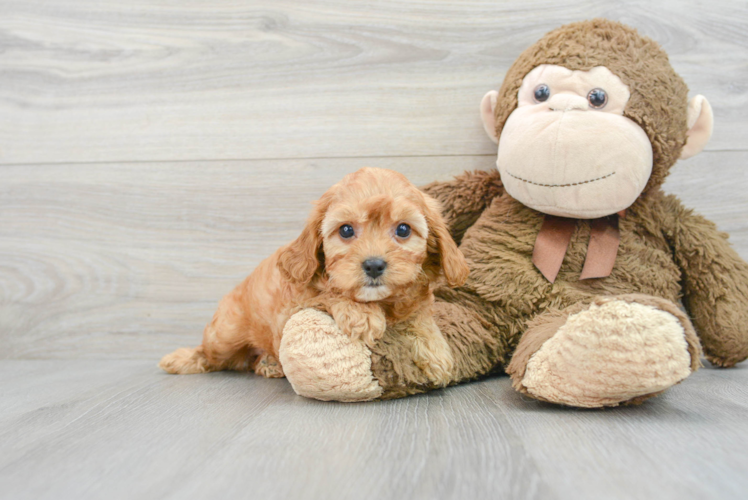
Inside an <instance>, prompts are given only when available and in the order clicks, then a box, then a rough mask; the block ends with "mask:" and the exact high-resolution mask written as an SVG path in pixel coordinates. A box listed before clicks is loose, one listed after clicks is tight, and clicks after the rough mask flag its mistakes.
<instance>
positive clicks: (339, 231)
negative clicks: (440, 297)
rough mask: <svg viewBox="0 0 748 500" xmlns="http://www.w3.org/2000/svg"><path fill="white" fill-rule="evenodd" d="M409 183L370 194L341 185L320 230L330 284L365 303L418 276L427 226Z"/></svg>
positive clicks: (398, 287) (409, 283)
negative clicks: (343, 187)
mask: <svg viewBox="0 0 748 500" xmlns="http://www.w3.org/2000/svg"><path fill="white" fill-rule="evenodd" d="M372 187H375V186H372ZM409 188H410V186H393V185H391V186H389V189H386V190H385V191H384V192H382V193H380V194H374V195H373V196H361V195H362V194H364V193H362V192H361V190H345V189H343V190H341V192H340V193H339V196H338V201H337V202H336V203H334V204H333V205H331V207H330V208H329V209H328V211H327V213H326V214H325V218H324V220H323V222H322V231H321V232H322V248H323V251H324V254H325V269H326V271H327V274H328V276H329V279H330V285H331V286H332V287H333V288H335V289H337V290H340V291H342V292H343V293H345V294H346V295H350V296H352V297H353V298H355V299H356V300H359V301H362V302H369V301H377V300H382V299H385V298H387V297H389V296H390V295H392V293H393V292H395V291H397V290H398V289H402V288H403V287H409V286H411V285H412V284H413V283H415V282H416V280H418V278H419V276H420V275H421V274H422V273H423V268H422V264H423V263H424V261H425V260H426V257H427V248H428V237H429V227H428V223H427V221H426V217H425V215H424V214H423V211H422V209H421V208H420V207H419V206H418V205H417V204H416V203H414V201H412V198H414V196H413V193H411V192H410V189H409ZM367 194H368V193H367Z"/></svg>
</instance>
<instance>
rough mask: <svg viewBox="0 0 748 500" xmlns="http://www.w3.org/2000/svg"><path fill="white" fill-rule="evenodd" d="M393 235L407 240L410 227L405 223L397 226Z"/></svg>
mask: <svg viewBox="0 0 748 500" xmlns="http://www.w3.org/2000/svg"><path fill="white" fill-rule="evenodd" d="M395 234H396V235H397V237H398V238H407V237H408V236H410V226H409V225H407V224H405V223H402V224H400V225H399V226H397V229H396V230H395Z"/></svg>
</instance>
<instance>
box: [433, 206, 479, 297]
mask: <svg viewBox="0 0 748 500" xmlns="http://www.w3.org/2000/svg"><path fill="white" fill-rule="evenodd" d="M424 198H425V201H426V210H425V212H426V213H425V216H426V221H427V222H428V225H429V240H428V251H429V253H435V252H438V261H439V263H440V266H441V268H442V271H444V277H445V278H446V279H447V284H449V286H451V287H457V286H462V285H464V284H465V281H466V280H467V277H468V273H469V272H470V269H469V268H468V265H467V262H466V261H465V256H464V255H462V252H461V251H460V250H459V249H458V248H457V245H456V244H455V242H454V240H453V239H452V236H451V235H450V234H449V229H448V228H447V225H446V223H445V222H444V218H443V217H442V213H441V206H439V202H438V201H436V200H435V199H434V198H431V197H430V196H428V195H424ZM429 260H431V259H429Z"/></svg>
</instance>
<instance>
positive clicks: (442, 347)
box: [413, 333, 455, 387]
mask: <svg viewBox="0 0 748 500" xmlns="http://www.w3.org/2000/svg"><path fill="white" fill-rule="evenodd" d="M413 362H414V363H415V364H416V366H418V368H420V369H421V371H423V373H424V374H425V375H426V377H428V379H429V380H430V381H431V382H433V383H434V384H435V385H437V386H440V387H445V386H447V385H448V384H449V383H450V382H451V381H452V372H453V371H454V365H455V363H454V357H453V356H452V350H451V349H450V348H449V344H447V341H446V340H444V337H442V335H441V333H437V334H436V335H429V336H427V337H424V336H416V338H415V340H414V342H413Z"/></svg>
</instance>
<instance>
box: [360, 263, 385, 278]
mask: <svg viewBox="0 0 748 500" xmlns="http://www.w3.org/2000/svg"><path fill="white" fill-rule="evenodd" d="M361 267H362V268H363V269H364V272H365V273H366V275H367V276H368V277H369V278H372V279H376V278H379V277H380V276H381V275H382V274H383V273H384V270H385V269H387V263H386V262H385V261H384V260H383V259H380V258H372V259H366V260H365V261H364V262H363V264H361Z"/></svg>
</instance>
